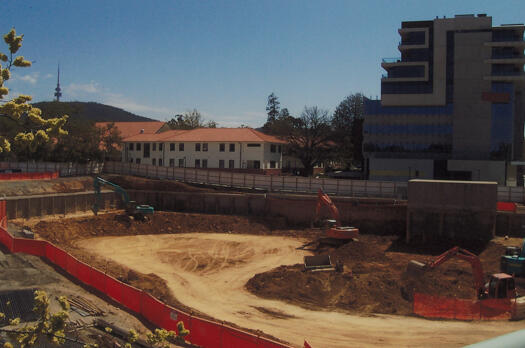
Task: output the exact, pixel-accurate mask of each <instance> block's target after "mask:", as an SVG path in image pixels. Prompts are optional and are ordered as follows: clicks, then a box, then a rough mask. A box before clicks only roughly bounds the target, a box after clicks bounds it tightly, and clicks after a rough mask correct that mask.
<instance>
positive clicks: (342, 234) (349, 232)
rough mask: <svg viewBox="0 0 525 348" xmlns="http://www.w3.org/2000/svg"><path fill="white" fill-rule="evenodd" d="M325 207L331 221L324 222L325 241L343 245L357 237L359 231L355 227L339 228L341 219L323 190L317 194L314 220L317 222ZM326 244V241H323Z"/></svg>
mask: <svg viewBox="0 0 525 348" xmlns="http://www.w3.org/2000/svg"><path fill="white" fill-rule="evenodd" d="M323 206H325V207H327V208H328V210H329V212H330V215H331V219H329V220H325V222H327V223H328V228H327V229H326V230H325V235H326V239H329V240H332V241H333V242H335V243H332V244H343V243H346V242H348V241H350V240H352V239H355V238H357V237H358V236H359V229H358V228H356V227H349V226H341V217H340V215H339V210H338V209H337V207H336V206H335V204H334V202H332V200H331V199H330V197H328V195H327V194H326V193H324V192H323V190H321V189H319V191H318V192H317V206H316V209H315V218H316V220H319V219H320V217H321V208H322V207H323ZM325 242H326V240H325Z"/></svg>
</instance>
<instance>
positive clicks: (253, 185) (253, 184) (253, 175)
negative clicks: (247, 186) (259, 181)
mask: <svg viewBox="0 0 525 348" xmlns="http://www.w3.org/2000/svg"><path fill="white" fill-rule="evenodd" d="M252 182H253V183H252V188H253V189H255V174H252Z"/></svg>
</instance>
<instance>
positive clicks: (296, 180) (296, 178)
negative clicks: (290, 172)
mask: <svg viewBox="0 0 525 348" xmlns="http://www.w3.org/2000/svg"><path fill="white" fill-rule="evenodd" d="M298 181H299V178H298V177H297V176H296V177H295V192H297V190H298V186H297V182H298Z"/></svg>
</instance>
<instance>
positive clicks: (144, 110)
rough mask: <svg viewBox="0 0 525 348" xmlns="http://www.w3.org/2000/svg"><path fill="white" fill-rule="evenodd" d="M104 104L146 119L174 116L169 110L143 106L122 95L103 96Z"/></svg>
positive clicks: (110, 94)
mask: <svg viewBox="0 0 525 348" xmlns="http://www.w3.org/2000/svg"><path fill="white" fill-rule="evenodd" d="M102 102H103V103H104V104H107V105H111V106H114V107H117V108H121V109H123V110H126V111H129V112H132V113H136V114H139V115H142V116H146V117H166V116H169V115H171V114H173V111H172V110H170V109H168V108H164V107H157V106H151V105H146V104H141V103H138V102H136V101H134V100H132V99H130V98H127V97H124V96H123V95H121V94H115V93H107V94H106V95H105V96H102Z"/></svg>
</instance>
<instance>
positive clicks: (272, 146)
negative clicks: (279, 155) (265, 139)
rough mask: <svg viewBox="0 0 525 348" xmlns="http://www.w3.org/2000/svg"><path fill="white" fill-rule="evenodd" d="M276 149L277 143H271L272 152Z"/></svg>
mask: <svg viewBox="0 0 525 348" xmlns="http://www.w3.org/2000/svg"><path fill="white" fill-rule="evenodd" d="M275 151H276V146H275V144H271V145H270V152H275Z"/></svg>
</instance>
